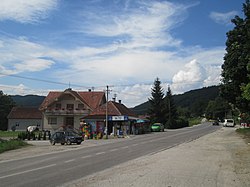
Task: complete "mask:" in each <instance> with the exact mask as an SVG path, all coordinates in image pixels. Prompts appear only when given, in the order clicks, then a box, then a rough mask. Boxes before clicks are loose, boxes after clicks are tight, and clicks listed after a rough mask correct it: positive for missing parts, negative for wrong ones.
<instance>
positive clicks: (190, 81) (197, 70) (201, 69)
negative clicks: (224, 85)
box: [172, 59, 221, 93]
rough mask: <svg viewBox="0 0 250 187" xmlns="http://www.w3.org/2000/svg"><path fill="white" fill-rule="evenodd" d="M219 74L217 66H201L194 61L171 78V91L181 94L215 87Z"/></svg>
mask: <svg viewBox="0 0 250 187" xmlns="http://www.w3.org/2000/svg"><path fill="white" fill-rule="evenodd" d="M220 73H221V68H220V66H219V65H216V66H215V65H206V64H201V63H199V62H197V60H196V59H194V60H192V61H190V62H189V63H187V64H186V65H185V67H184V69H182V70H180V71H179V72H177V73H176V74H175V75H174V76H173V79H172V90H173V92H174V93H183V92H185V91H188V90H192V89H197V88H201V87H204V86H211V85H217V84H218V83H219V82H220Z"/></svg>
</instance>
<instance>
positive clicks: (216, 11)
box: [0, 0, 244, 107]
mask: <svg viewBox="0 0 250 187" xmlns="http://www.w3.org/2000/svg"><path fill="white" fill-rule="evenodd" d="M243 3H244V1H243V0H239V1H235V0H219V1H216V0H212V1H211V0H202V1H201V0H200V1H198V0H185V1H184V0H155V1H154V0H84V1H82V0H74V1H70V0H42V1H41V0H30V1H25V0H1V3H0V90H3V92H4V93H6V94H20V95H27V94H38V95H47V94H48V92H49V91H51V90H64V89H66V88H68V87H69V85H70V87H72V88H73V89H74V90H87V89H89V88H92V89H94V90H96V91H100V90H101V91H102V90H104V89H105V87H106V85H109V86H110V87H111V90H112V92H111V93H110V95H111V97H112V96H113V95H114V94H117V98H118V99H121V100H122V101H123V103H124V104H126V105H127V106H129V107H132V106H135V105H137V104H140V103H143V102H145V101H147V99H148V97H150V92H151V90H150V89H151V87H152V84H153V82H154V80H155V78H156V77H159V78H160V80H161V81H162V86H163V88H164V89H165V90H166V88H167V86H168V85H170V86H171V89H172V92H173V94H178V93H183V92H185V91H189V90H192V89H197V88H201V87H204V86H211V85H217V84H218V83H219V82H220V73H221V65H222V63H223V56H224V54H225V42H226V32H228V31H229V30H231V29H232V28H233V25H232V24H231V22H230V20H231V19H232V18H233V17H234V16H235V15H239V16H241V17H242V4H243ZM39 80H45V81H39Z"/></svg>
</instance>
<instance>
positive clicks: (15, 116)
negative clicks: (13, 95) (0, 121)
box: [7, 107, 43, 131]
mask: <svg viewBox="0 0 250 187" xmlns="http://www.w3.org/2000/svg"><path fill="white" fill-rule="evenodd" d="M7 118H8V130H9V131H10V130H16V131H26V129H27V127H28V126H37V127H38V128H39V129H42V128H43V127H42V112H41V111H39V109H38V108H32V107H13V108H12V110H11V111H10V113H9V115H8V117H7Z"/></svg>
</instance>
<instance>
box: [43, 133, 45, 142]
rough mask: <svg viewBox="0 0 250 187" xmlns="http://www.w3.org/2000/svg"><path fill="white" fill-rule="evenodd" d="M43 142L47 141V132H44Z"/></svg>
mask: <svg viewBox="0 0 250 187" xmlns="http://www.w3.org/2000/svg"><path fill="white" fill-rule="evenodd" d="M43 140H46V132H43Z"/></svg>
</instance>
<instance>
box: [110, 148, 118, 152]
mask: <svg viewBox="0 0 250 187" xmlns="http://www.w3.org/2000/svg"><path fill="white" fill-rule="evenodd" d="M109 151H110V152H114V151H118V149H111V150H109Z"/></svg>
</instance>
